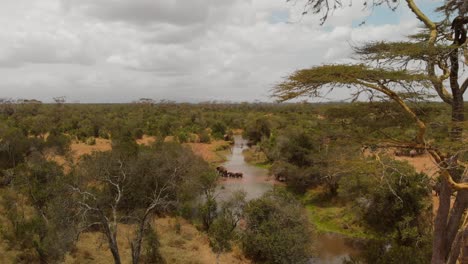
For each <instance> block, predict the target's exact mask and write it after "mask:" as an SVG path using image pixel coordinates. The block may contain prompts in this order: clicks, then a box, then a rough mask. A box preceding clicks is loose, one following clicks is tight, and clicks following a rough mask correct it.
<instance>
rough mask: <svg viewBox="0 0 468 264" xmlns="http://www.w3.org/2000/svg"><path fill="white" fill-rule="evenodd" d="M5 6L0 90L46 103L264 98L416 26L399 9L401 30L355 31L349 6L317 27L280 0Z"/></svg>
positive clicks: (67, 1) (15, 1)
mask: <svg viewBox="0 0 468 264" xmlns="http://www.w3.org/2000/svg"><path fill="white" fill-rule="evenodd" d="M4 1H5V3H2V5H3V7H4V8H3V9H2V10H0V22H3V24H8V25H9V26H8V27H7V28H5V29H4V30H3V31H2V32H0V41H1V42H2V45H0V74H2V75H8V78H5V79H4V80H2V83H0V89H1V90H2V92H3V96H10V97H35V98H38V99H42V100H44V99H47V98H52V97H53V96H59V95H66V96H67V97H69V98H71V99H72V100H73V99H74V98H75V99H77V100H80V101H89V102H99V101H103V102H110V101H116V102H125V101H131V100H133V99H136V98H139V97H152V98H155V99H162V98H167V99H173V100H181V101H193V100H212V99H218V100H235V101H241V100H249V101H253V100H255V99H261V100H265V99H268V95H269V89H270V88H271V87H272V85H274V84H275V83H277V82H278V81H280V80H281V78H282V77H284V76H286V75H287V74H288V73H290V72H292V71H294V70H296V69H299V68H303V67H310V66H313V65H319V64H322V63H335V62H340V61H344V60H345V59H346V58H348V57H349V56H350V54H351V48H350V45H351V44H355V43H362V42H365V41H369V40H380V39H391V40H395V39H401V38H403V37H404V35H406V34H408V33H410V32H413V31H414V30H415V25H416V24H417V21H416V20H415V19H414V18H413V17H412V16H408V15H407V14H408V13H407V12H404V13H403V15H402V21H401V23H400V24H397V25H380V26H373V25H365V26H362V27H357V28H353V27H352V23H353V21H356V20H357V21H359V20H360V19H363V18H365V17H366V16H368V12H361V7H360V6H352V7H351V8H345V9H343V10H337V11H336V12H335V13H334V14H333V16H332V17H330V18H329V21H328V22H327V24H326V25H325V26H323V27H321V26H319V25H318V24H319V18H318V17H316V16H312V15H307V16H301V15H300V14H301V7H300V6H299V5H296V6H291V5H290V4H287V3H286V2H285V1H283V0H191V1H186V0H157V1H156V0H131V1H129V0H4ZM425 1H427V0H425Z"/></svg>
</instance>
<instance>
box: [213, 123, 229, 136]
mask: <svg viewBox="0 0 468 264" xmlns="http://www.w3.org/2000/svg"><path fill="white" fill-rule="evenodd" d="M226 129H227V127H226V125H225V124H224V123H221V122H216V123H214V124H213V125H212V127H211V131H212V135H213V137H214V138H216V139H223V137H224V135H225V134H226Z"/></svg>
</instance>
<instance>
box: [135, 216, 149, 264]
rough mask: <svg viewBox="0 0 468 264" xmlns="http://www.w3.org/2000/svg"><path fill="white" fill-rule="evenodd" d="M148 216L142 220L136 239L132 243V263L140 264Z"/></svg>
mask: <svg viewBox="0 0 468 264" xmlns="http://www.w3.org/2000/svg"><path fill="white" fill-rule="evenodd" d="M146 218H147V217H146V216H145V217H144V218H143V219H142V220H141V222H140V224H139V225H138V230H137V234H136V237H135V239H134V240H133V241H132V263H133V264H138V263H139V262H140V255H141V243H142V241H143V235H144V233H145V230H146Z"/></svg>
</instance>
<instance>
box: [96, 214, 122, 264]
mask: <svg viewBox="0 0 468 264" xmlns="http://www.w3.org/2000/svg"><path fill="white" fill-rule="evenodd" d="M100 218H101V225H102V226H103V228H104V235H105V236H106V238H107V243H108V244H109V249H110V251H111V253H112V257H113V258H114V263H115V264H121V263H122V261H121V260H120V254H119V246H118V244H117V230H111V228H110V226H109V222H108V221H107V220H106V218H105V216H104V214H103V213H102V212H100ZM115 229H117V226H115Z"/></svg>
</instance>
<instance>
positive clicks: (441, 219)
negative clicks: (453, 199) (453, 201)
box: [431, 179, 452, 264]
mask: <svg viewBox="0 0 468 264" xmlns="http://www.w3.org/2000/svg"><path fill="white" fill-rule="evenodd" d="M451 194H452V190H451V188H450V186H449V184H448V182H447V180H446V179H442V182H441V186H440V195H439V209H438V210H437V215H436V218H435V221H434V239H433V244H432V260H431V263H432V264H444V263H445V256H446V255H447V240H446V234H447V229H446V227H447V219H448V214H449V211H450V196H451Z"/></svg>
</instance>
